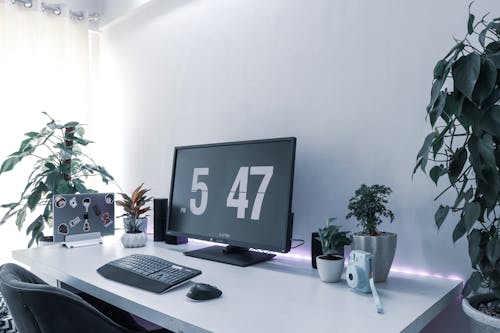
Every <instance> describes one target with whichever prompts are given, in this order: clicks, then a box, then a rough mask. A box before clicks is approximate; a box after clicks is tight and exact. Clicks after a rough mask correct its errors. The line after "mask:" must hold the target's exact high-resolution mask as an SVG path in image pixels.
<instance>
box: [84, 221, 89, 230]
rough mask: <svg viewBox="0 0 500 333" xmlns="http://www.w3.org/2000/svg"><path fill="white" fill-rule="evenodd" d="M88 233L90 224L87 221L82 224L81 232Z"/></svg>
mask: <svg viewBox="0 0 500 333" xmlns="http://www.w3.org/2000/svg"><path fill="white" fill-rule="evenodd" d="M89 231H90V224H89V222H88V221H85V222H83V232H89Z"/></svg>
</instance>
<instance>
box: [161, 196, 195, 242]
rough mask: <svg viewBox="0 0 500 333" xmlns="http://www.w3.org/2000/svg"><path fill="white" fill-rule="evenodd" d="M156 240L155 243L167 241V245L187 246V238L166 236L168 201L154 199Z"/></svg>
mask: <svg viewBox="0 0 500 333" xmlns="http://www.w3.org/2000/svg"><path fill="white" fill-rule="evenodd" d="M153 207H154V208H153V209H154V221H155V223H154V225H155V229H154V240H155V242H161V241H165V243H167V244H174V245H179V244H185V243H187V241H188V239H187V237H177V236H170V235H167V234H166V228H167V217H168V199H154V200H153Z"/></svg>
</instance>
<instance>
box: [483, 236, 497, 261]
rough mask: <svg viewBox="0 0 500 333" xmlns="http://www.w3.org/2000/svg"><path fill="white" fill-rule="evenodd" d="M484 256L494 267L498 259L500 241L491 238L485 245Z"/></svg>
mask: <svg viewBox="0 0 500 333" xmlns="http://www.w3.org/2000/svg"><path fill="white" fill-rule="evenodd" d="M486 256H487V257H488V260H489V261H490V263H491V265H492V266H493V267H495V265H496V262H497V260H498V258H500V239H498V238H496V237H493V238H491V239H490V240H489V241H488V244H487V245H486Z"/></svg>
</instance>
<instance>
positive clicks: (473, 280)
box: [462, 271, 483, 297]
mask: <svg viewBox="0 0 500 333" xmlns="http://www.w3.org/2000/svg"><path fill="white" fill-rule="evenodd" d="M482 280H483V279H482V277H481V274H480V273H479V272H477V271H476V272H473V273H472V274H471V276H470V277H469V279H468V280H467V282H465V286H464V289H463V290H462V295H463V296H464V297H467V296H468V295H469V294H470V293H471V292H474V293H476V292H477V291H478V289H479V287H481V282H482Z"/></svg>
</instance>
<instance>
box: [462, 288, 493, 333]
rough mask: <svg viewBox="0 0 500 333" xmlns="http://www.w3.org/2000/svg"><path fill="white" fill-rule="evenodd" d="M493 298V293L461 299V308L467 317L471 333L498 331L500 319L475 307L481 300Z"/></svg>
mask: <svg viewBox="0 0 500 333" xmlns="http://www.w3.org/2000/svg"><path fill="white" fill-rule="evenodd" d="M493 299H495V295H494V294H493V293H489V294H480V295H475V296H472V297H468V298H464V299H463V300H462V309H463V310H464V312H465V314H466V315H467V317H469V323H470V329H471V332H472V333H498V332H500V319H499V318H495V317H492V316H489V315H487V314H485V313H483V312H481V311H479V310H477V309H476V307H477V306H478V305H479V304H480V303H482V302H488V301H491V300H493Z"/></svg>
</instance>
